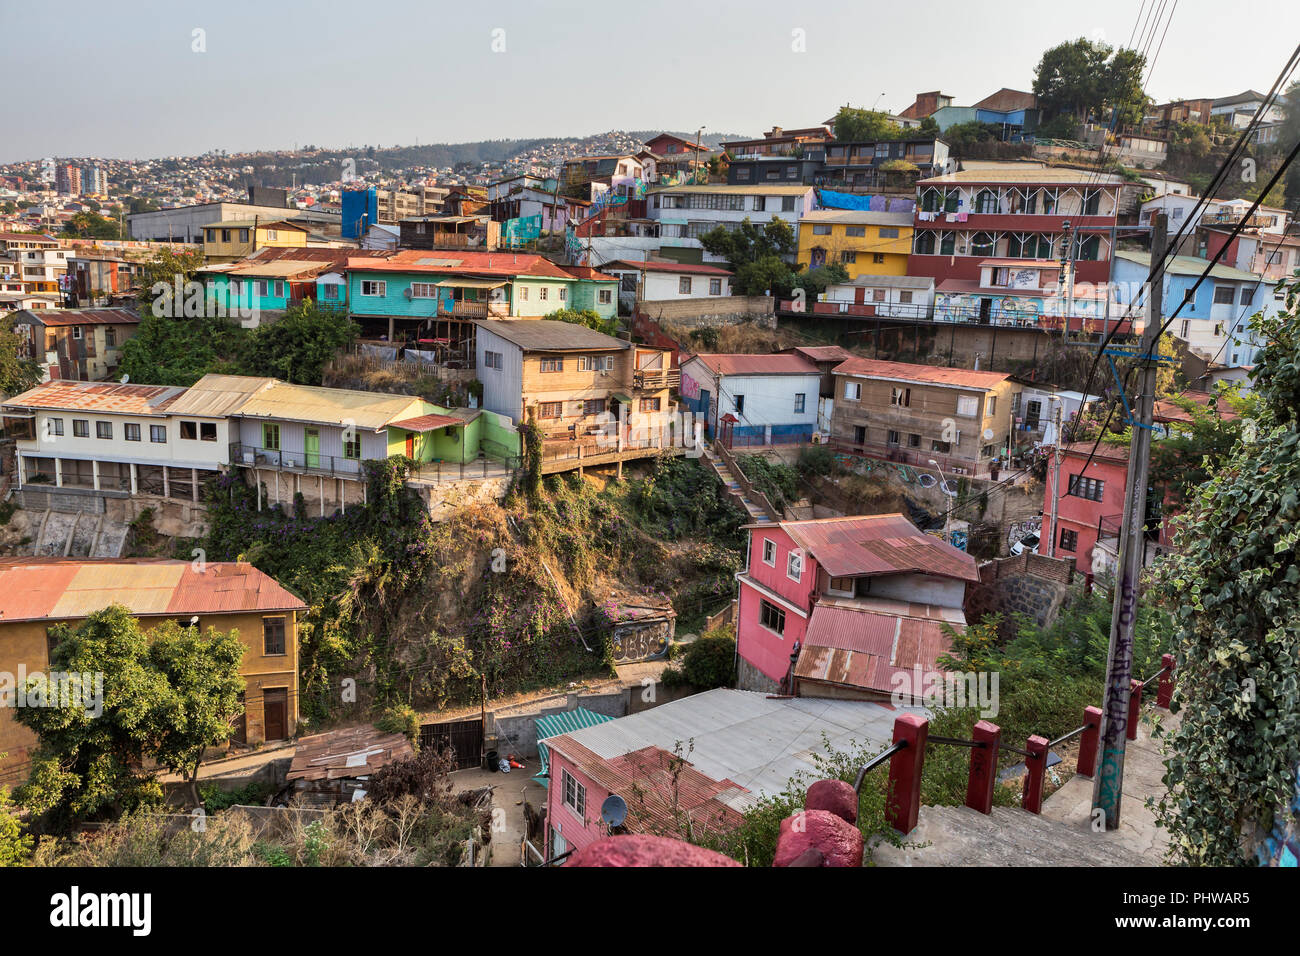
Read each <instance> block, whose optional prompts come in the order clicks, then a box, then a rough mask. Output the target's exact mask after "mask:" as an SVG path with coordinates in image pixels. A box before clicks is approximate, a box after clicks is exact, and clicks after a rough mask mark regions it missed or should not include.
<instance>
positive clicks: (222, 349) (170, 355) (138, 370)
mask: <svg viewBox="0 0 1300 956" xmlns="http://www.w3.org/2000/svg"><path fill="white" fill-rule="evenodd" d="M246 334H247V330H246V329H241V328H240V327H239V326H237V325H235V324H233V323H231V322H230V321H229V320H227V319H224V318H217V317H196V318H184V317H182V318H169V317H167V316H160V315H154V314H152V312H148V313H146V314H144V315H142V316H141V318H140V325H139V328H137V330H136V334H135V335H133V336H132V337H131V338H129V339H127V340H126V341H125V342H123V343H122V364H121V366H120V368H119V369H118V371H119V372H122V373H124V374H126V375H129V376H130V379H131V381H132V382H140V383H147V384H150V385H183V386H190V385H193V384H194V383H195V382H197V381H198V380H199V379H201V378H202V377H203V376H204V375H206V374H207V373H209V372H238V371H239V368H238V365H237V364H236V363H235V361H234V356H235V354H236V353H237V351H238V343H239V342H240V341H241V340H242V338H243V336H244V335H246Z"/></svg>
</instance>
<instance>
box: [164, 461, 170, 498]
mask: <svg viewBox="0 0 1300 956" xmlns="http://www.w3.org/2000/svg"><path fill="white" fill-rule="evenodd" d="M170 470H171V469H170V468H168V467H167V466H166V465H163V466H162V472H163V497H164V498H170V497H171V496H172V483H171V479H170V478H169V477H168V475H167V473H168V472H169V471H170Z"/></svg>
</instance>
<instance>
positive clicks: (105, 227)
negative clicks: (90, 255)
mask: <svg viewBox="0 0 1300 956" xmlns="http://www.w3.org/2000/svg"><path fill="white" fill-rule="evenodd" d="M63 234H64V235H65V236H70V237H73V238H76V239H125V238H126V236H124V235H123V229H122V226H121V225H120V224H119V223H118V221H117V220H116V219H107V218H105V217H104V216H101V215H99V213H96V212H79V213H75V214H74V215H73V216H72V218H71V219H69V220H68V221H67V222H66V223H64V224H63Z"/></svg>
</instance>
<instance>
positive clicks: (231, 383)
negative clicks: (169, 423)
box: [171, 372, 276, 418]
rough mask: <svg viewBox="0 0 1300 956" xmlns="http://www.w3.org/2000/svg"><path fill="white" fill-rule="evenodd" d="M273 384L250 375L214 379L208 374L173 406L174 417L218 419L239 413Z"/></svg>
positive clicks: (218, 376)
mask: <svg viewBox="0 0 1300 956" xmlns="http://www.w3.org/2000/svg"><path fill="white" fill-rule="evenodd" d="M275 383H276V379H273V378H260V377H257V376H253V375H217V374H215V373H212V372H209V373H208V374H207V375H204V376H203V377H202V378H201V379H199V380H198V381H197V382H195V383H194V384H193V385H191V386H190V387H189V389H187V390H186V392H185V394H184V395H181V396H178V397H177V399H176V400H175V401H174V402H172V405H171V412H172V414H173V415H198V416H200V417H203V416H207V417H212V418H219V417H221V416H224V415H230V414H233V413H234V412H236V411H238V410H239V408H240V406H241V405H243V404H244V402H246V401H248V399H249V398H251V397H252V396H253V395H256V394H257V393H258V392H260V391H262V390H263V389H265V388H269V387H270V386H272V385H274V384H275Z"/></svg>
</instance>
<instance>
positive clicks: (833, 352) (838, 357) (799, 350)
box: [787, 345, 853, 362]
mask: <svg viewBox="0 0 1300 956" xmlns="http://www.w3.org/2000/svg"><path fill="white" fill-rule="evenodd" d="M787 351H789V352H793V353H794V354H795V355H802V356H803V357H804V358H806V359H807V360H808V361H810V362H843V361H845V360H846V359H851V358H853V353H852V352H850V351H849V350H848V349H846V348H842V347H841V346H838V345H801V346H796V347H795V348H792V349H787Z"/></svg>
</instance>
